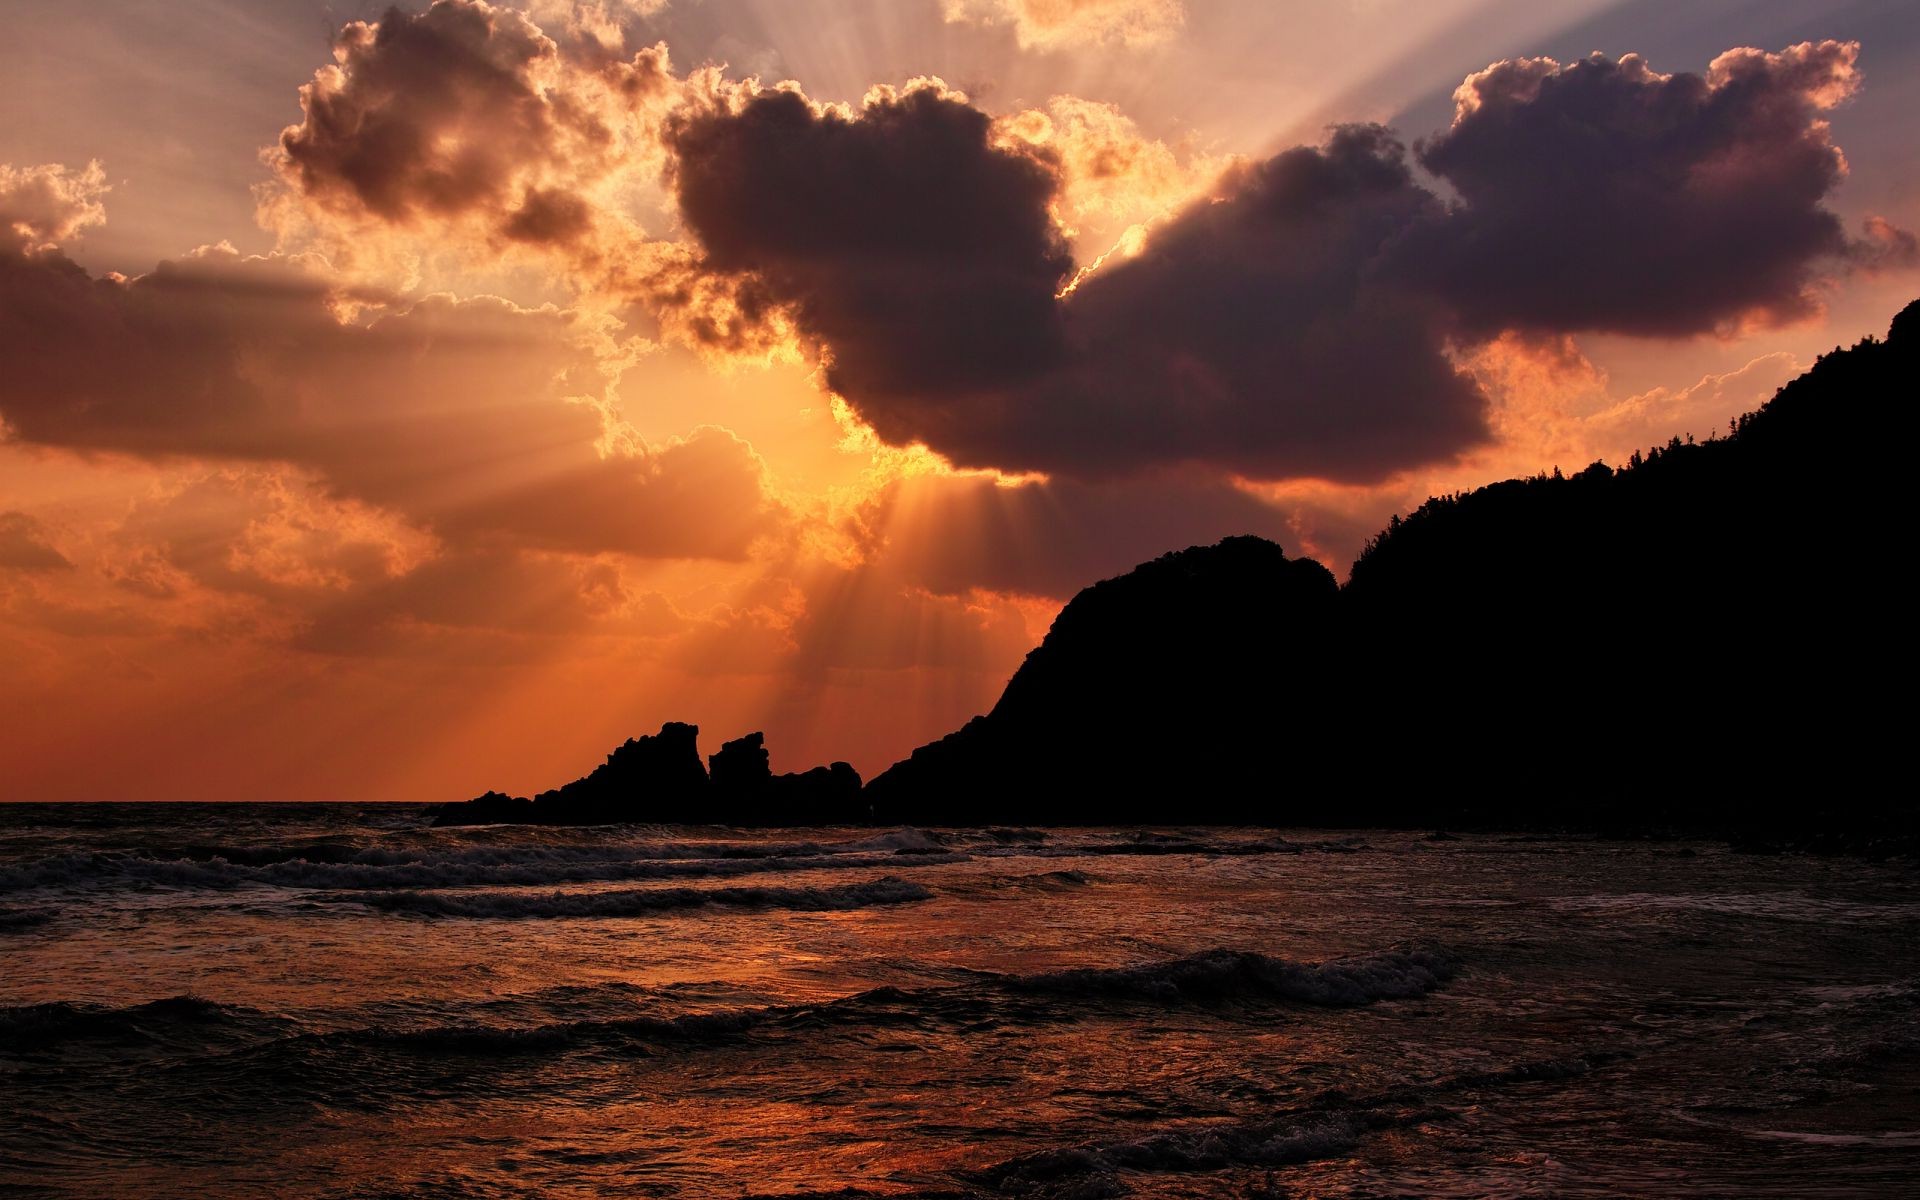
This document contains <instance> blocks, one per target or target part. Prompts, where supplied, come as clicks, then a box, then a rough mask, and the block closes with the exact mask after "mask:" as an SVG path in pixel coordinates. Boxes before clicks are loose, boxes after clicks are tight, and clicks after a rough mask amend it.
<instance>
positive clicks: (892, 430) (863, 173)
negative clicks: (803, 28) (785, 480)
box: [667, 82, 1072, 441]
mask: <svg viewBox="0 0 1920 1200" xmlns="http://www.w3.org/2000/svg"><path fill="white" fill-rule="evenodd" d="M992 132H993V130H992V121H991V120H990V119H989V118H988V117H987V115H986V114H985V113H983V112H981V111H980V110H979V109H977V108H974V107H973V106H972V105H970V104H968V103H967V102H966V100H965V98H964V97H962V96H960V95H958V94H956V93H953V92H950V91H948V90H947V89H945V88H944V87H943V86H941V85H939V84H938V83H937V82H924V83H921V84H917V85H914V86H910V87H908V88H907V89H905V90H903V91H894V90H892V89H876V90H874V91H873V92H871V93H869V95H868V96H867V98H866V102H865V105H864V107H863V108H862V109H861V110H860V111H859V112H857V113H852V112H848V111H844V110H841V109H837V108H831V107H826V106H821V105H816V104H813V103H811V102H810V101H808V100H807V99H806V97H804V96H802V95H800V94H799V93H798V92H795V91H791V90H773V91H760V92H753V93H749V94H746V95H744V96H743V97H742V98H740V99H739V100H738V102H737V103H735V104H726V105H716V106H712V107H707V108H702V109H696V110H693V111H691V112H688V113H683V114H681V115H680V116H679V117H678V118H677V119H676V120H675V121H674V122H673V124H672V126H671V128H670V130H669V133H668V141H667V145H668V148H669V149H670V150H671V151H672V153H673V164H674V165H673V178H674V183H675V187H676V191H677V195H678V198H679V206H680V212H681V215H682V217H683V219H684V221H685V223H686V226H687V228H688V230H689V231H690V232H691V233H692V234H693V235H694V236H695V237H696V238H697V239H698V241H699V245H700V249H701V258H700V265H701V267H702V269H704V270H705V271H706V272H707V273H710V274H714V275H719V276H732V277H750V279H751V281H752V282H753V283H754V284H755V285H757V288H756V289H753V290H749V291H747V292H745V293H742V294H744V295H748V296H756V295H759V294H760V293H761V292H764V300H762V301H761V307H770V304H769V302H770V303H771V304H778V305H780V306H784V307H785V308H786V309H788V310H789V311H790V312H791V313H792V314H793V317H794V319H795V320H796V321H797V322H798V323H799V324H800V326H801V327H802V328H803V329H804V330H805V331H806V332H807V333H808V334H810V335H811V336H812V337H814V338H816V339H818V340H819V341H820V342H823V343H825V344H826V346H828V347H829V354H828V357H827V382H828V384H829V386H831V387H832V388H833V389H834V390H835V391H838V392H840V393H841V394H843V395H845V396H847V397H848V398H849V399H851V400H853V401H854V402H855V403H856V404H857V405H862V406H863V415H865V416H867V417H868V419H869V420H871V421H873V422H874V423H875V425H876V427H881V433H882V435H883V436H885V437H887V438H888V439H889V440H893V441H905V440H911V439H912V437H913V436H914V433H913V430H914V429H915V428H916V427H917V426H919V425H922V424H925V423H927V422H930V421H937V420H939V419H941V418H942V417H943V415H944V414H946V413H948V412H950V411H952V409H951V404H950V402H951V401H952V399H953V398H955V397H958V396H964V395H967V394H969V393H973V392H977V391H979V390H980V389H983V388H995V387H1000V386H1003V385H1004V384H1006V383H1007V382H1009V381H1010V380H1012V379H1015V378H1018V377H1019V376H1021V375H1023V374H1027V373H1031V372H1033V371H1035V370H1038V369H1039V368H1041V367H1043V366H1045V365H1046V364H1047V363H1048V362H1050V361H1051V360H1052V359H1053V358H1054V357H1055V356H1056V355H1057V354H1058V352H1059V348H1060V347H1059V341H1058V314H1057V311H1056V307H1055V304H1054V292H1055V291H1056V290H1057V289H1058V288H1059V287H1060V285H1061V283H1062V282H1063V281H1064V280H1065V279H1066V277H1067V276H1068V274H1069V273H1070V271H1071V270H1072V259H1071V257H1070V255H1069V254H1068V252H1067V249H1066V245H1065V242H1064V240H1063V239H1062V238H1061V236H1060V234H1059V232H1058V230H1057V229H1056V228H1055V227H1054V225H1053V223H1052V221H1051V220H1050V219H1049V217H1048V215H1047V204H1048V201H1049V200H1050V199H1051V197H1052V196H1053V193H1054V190H1055V188H1056V186H1057V182H1058V180H1057V175H1056V172H1055V167H1054V164H1053V162H1052V161H1051V158H1050V157H1049V156H1047V155H1045V154H1043V153H1041V152H1039V151H1034V152H1022V151H1017V150H1013V149H1008V148H1003V147H1000V146H996V145H995V144H994V142H993V138H992ZM749 315H751V313H749ZM896 416H897V417H898V419H895V418H896ZM883 423H884V424H885V426H886V427H882V426H883Z"/></svg>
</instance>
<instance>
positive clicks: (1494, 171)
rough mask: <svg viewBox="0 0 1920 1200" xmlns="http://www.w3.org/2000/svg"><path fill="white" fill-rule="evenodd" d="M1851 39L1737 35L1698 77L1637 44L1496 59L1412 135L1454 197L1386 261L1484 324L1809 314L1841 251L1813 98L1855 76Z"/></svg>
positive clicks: (1771, 318) (1828, 147) (1831, 150)
mask: <svg viewBox="0 0 1920 1200" xmlns="http://www.w3.org/2000/svg"><path fill="white" fill-rule="evenodd" d="M1858 52H1859V46H1858V45H1857V44H1856V43H1852V42H1835V41H1826V42H1809V43H1802V44H1800V45H1797V46H1793V47H1790V48H1789V49H1787V50H1784V51H1781V52H1779V53H1777V54H1775V53H1767V52H1764V51H1760V50H1752V49H1740V50H1729V51H1727V52H1726V53H1725V54H1722V55H1720V56H1719V57H1718V58H1715V59H1714V60H1713V62H1712V63H1711V64H1710V65H1709V67H1708V69H1707V73H1706V74H1705V75H1697V74H1691V73H1679V74H1672V75H1664V74H1660V73H1658V72H1656V71H1654V70H1653V69H1652V68H1651V67H1650V66H1648V65H1647V63H1646V62H1645V61H1644V60H1643V59H1641V58H1640V57H1639V56H1638V55H1633V54H1629V55H1625V56H1623V57H1622V58H1620V59H1617V60H1615V59H1609V58H1607V57H1605V56H1604V55H1598V54H1596V55H1594V56H1593V57H1591V58H1587V59H1583V60H1581V61H1579V62H1575V63H1569V64H1564V65H1563V64H1561V63H1558V62H1555V61H1554V60H1553V59H1550V58H1520V59H1511V60H1508V61H1505V62H1499V63H1495V64H1493V65H1492V66H1490V67H1488V68H1487V69H1486V70H1484V71H1480V72H1477V73H1475V74H1474V75H1472V76H1469V77H1468V79H1467V80H1466V82H1465V83H1463V84H1462V85H1461V86H1460V88H1459V90H1458V91H1457V92H1456V93H1455V96H1454V99H1455V105H1456V111H1455V116H1454V121H1453V125H1452V127H1451V128H1449V129H1448V130H1446V131H1445V132H1443V133H1441V134H1439V135H1438V136H1436V137H1434V138H1432V139H1430V140H1427V141H1424V142H1422V143H1420V145H1419V147H1418V153H1419V158H1420V162H1421V164H1422V165H1423V166H1425V167H1426V168H1427V169H1428V170H1430V171H1432V172H1434V173H1435V174H1436V175H1439V176H1442V177H1443V178H1444V179H1445V180H1446V181H1447V183H1448V184H1449V185H1451V186H1452V188H1453V189H1454V191H1455V192H1456V193H1457V195H1458V198H1459V203H1458V205H1457V206H1456V207H1455V208H1454V209H1453V211H1452V212H1451V213H1450V214H1449V217H1448V219H1447V220H1446V221H1443V222H1436V223H1432V224H1429V225H1427V226H1425V227H1423V228H1420V229H1417V230H1414V231H1412V232H1411V233H1410V235H1409V237H1408V239H1407V242H1406V244H1405V246H1404V247H1402V248H1401V251H1400V253H1398V254H1397V255H1396V259H1395V266H1396V268H1397V269H1398V270H1399V271H1401V272H1403V273H1404V274H1405V276H1406V277H1407V278H1409V279H1411V280H1414V281H1416V282H1418V283H1419V284H1420V285H1422V286H1424V287H1427V288H1429V289H1431V290H1433V291H1434V292H1436V293H1438V294H1441V295H1443V296H1444V297H1445V299H1446V301H1447V303H1448V304H1450V305H1452V306H1453V307H1454V308H1455V310H1456V311H1457V312H1458V313H1459V315H1460V318H1461V320H1462V321H1463V323H1464V324H1465V325H1466V326H1467V327H1468V328H1469V329H1471V330H1474V331H1479V332H1486V331H1497V330H1500V329H1508V328H1528V329H1537V330H1552V331H1561V332H1569V331H1581V330H1601V331H1609V332H1616V333H1626V334H1638V335H1656V336H1688V335H1694V334H1701V333H1708V332H1712V331H1715V330H1721V329H1727V328H1732V327H1736V326H1738V325H1740V324H1742V323H1755V322H1757V323H1761V324H1778V323H1781V322H1786V321H1792V320H1796V319H1799V318H1803V317H1806V316H1809V315H1811V314H1813V313H1814V312H1817V311H1818V309H1819V305H1820V300H1819V291H1820V286H1821V283H1822V277H1823V271H1831V270H1833V269H1835V268H1836V267H1838V266H1839V265H1840V264H1842V263H1843V262H1844V260H1845V259H1846V258H1847V257H1848V256H1849V253H1850V244H1849V241H1848V239H1847V237H1846V234H1845V231H1844V229H1843V228H1842V226H1841V223H1840V220H1839V218H1838V217H1836V216H1835V215H1834V214H1833V213H1832V212H1831V211H1829V210H1828V209H1827V208H1826V207H1824V205H1823V201H1824V200H1825V198H1826V197H1827V195H1828V194H1829V193H1830V192H1831V191H1832V190H1833V188H1834V187H1835V186H1836V185H1838V184H1839V182H1840V181H1841V179H1843V178H1844V177H1845V175H1846V169H1847V167H1846V159H1845V158H1844V157H1843V156H1842V154H1841V152H1840V150H1839V148H1838V147H1837V146H1835V145H1834V144H1833V141H1832V139H1831V137H1830V135H1829V134H1830V131H1829V128H1828V125H1827V122H1826V120H1825V119H1824V116H1823V114H1824V113H1825V112H1827V111H1828V110H1830V109H1832V108H1834V107H1835V106H1836V105H1839V104H1841V103H1842V102H1844V101H1845V100H1846V99H1847V98H1848V97H1850V96H1851V95H1852V94H1853V93H1854V91H1855V90H1856V89H1857V88H1858V87H1859V84H1860V75H1859V71H1858V68H1857V65H1856V59H1857V55H1858ZM1880 241H1881V243H1882V244H1894V245H1897V243H1898V242H1899V238H1898V236H1897V234H1896V233H1895V231H1892V230H1891V229H1890V228H1889V229H1887V230H1883V231H1882V233H1881V234H1880ZM1896 253H1897V251H1896Z"/></svg>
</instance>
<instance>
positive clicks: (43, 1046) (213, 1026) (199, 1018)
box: [0, 996, 285, 1056]
mask: <svg viewBox="0 0 1920 1200" xmlns="http://www.w3.org/2000/svg"><path fill="white" fill-rule="evenodd" d="M284 1024H285V1022H284V1020H283V1019H281V1018H277V1017H274V1016H271V1015H270V1014H267V1013H263V1012H260V1011H259V1010H257V1009H251V1008H246V1007H244V1006H241V1005H234V1004H219V1003H216V1002H214V1001H212V1000H208V999H206V998H204V997H201V996H169V997H167V998H165V999H162V1000H150V1001H148V1002H146V1003H145V1004H132V1005H127V1006H124V1007H118V1008H116V1007H112V1006H109V1005H103V1004H86V1003H77V1002H72V1001H65V1000H56V1001H50V1002H48V1003H45V1004H22V1005H13V1006H9V1007H0V1054H10V1055H16V1056H19V1055H31V1054H37V1053H40V1052H44V1051H45V1050H48V1049H51V1048H56V1047H59V1046H62V1045H65V1044H69V1043H75V1042H105V1043H111V1044H113V1045H114V1046H115V1047H116V1048H122V1047H128V1046H139V1045H153V1046H167V1045H174V1044H178V1043H181V1042H192V1043H195V1044H207V1043H216V1042H223V1041H227V1040H230V1038H231V1037H233V1036H241V1035H245V1034H247V1033H257V1032H259V1031H261V1030H262V1029H273V1028H279V1027H281V1026H283V1025H284Z"/></svg>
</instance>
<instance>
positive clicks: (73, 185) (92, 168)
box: [0, 162, 110, 253]
mask: <svg viewBox="0 0 1920 1200" xmlns="http://www.w3.org/2000/svg"><path fill="white" fill-rule="evenodd" d="M109 190H110V189H109V188H108V186H107V173H106V170H105V168H103V167H102V166H101V165H100V164H99V163H98V162H90V163H88V164H87V165H86V166H85V167H83V168H81V169H80V170H77V171H76V170H73V169H71V168H68V167H66V166H62V165H61V164H58V163H46V164H42V165H41V166H37V167H15V166H11V165H9V164H7V163H0V252H5V251H14V252H16V253H18V252H29V251H39V250H48V249H51V248H52V247H54V246H58V245H62V244H64V243H67V242H70V241H72V240H73V239H74V238H75V237H77V236H78V235H79V234H80V233H81V232H82V231H84V230H86V229H87V228H89V227H91V226H94V225H98V224H100V223H101V222H103V221H105V220H106V219H107V210H106V206H105V205H104V204H103V203H102V202H101V199H102V197H104V196H105V195H106V193H107V192H108V191H109Z"/></svg>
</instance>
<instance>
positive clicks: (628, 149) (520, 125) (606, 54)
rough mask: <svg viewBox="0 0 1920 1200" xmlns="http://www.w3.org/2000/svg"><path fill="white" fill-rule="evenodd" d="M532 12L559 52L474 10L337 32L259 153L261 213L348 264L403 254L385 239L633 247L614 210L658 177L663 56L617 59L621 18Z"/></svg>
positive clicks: (625, 222)
mask: <svg viewBox="0 0 1920 1200" xmlns="http://www.w3.org/2000/svg"><path fill="white" fill-rule="evenodd" d="M627 7H631V6H627ZM538 15H540V16H542V17H543V18H545V19H547V20H550V21H553V22H554V23H555V27H556V29H557V30H558V31H559V32H560V34H561V36H562V41H561V42H559V43H556V42H555V41H554V40H553V39H552V38H550V37H548V36H547V34H546V33H545V32H543V31H542V30H541V28H540V27H539V26H537V25H535V24H534V23H533V21H532V20H530V19H529V18H528V17H527V16H526V15H524V14H522V13H520V12H517V11H514V10H512V9H509V8H501V7H495V6H493V5H489V4H487V3H485V2H484V0H435V3H434V4H432V5H431V6H430V7H429V8H427V9H426V10H425V11H424V12H419V13H411V14H410V13H406V12H402V11H401V10H399V9H397V8H393V9H388V10H387V12H386V14H385V15H384V16H382V17H381V18H380V20H379V21H377V22H372V23H369V22H366V21H354V22H350V23H349V24H347V25H346V26H345V27H344V28H343V29H342V30H341V33H340V36H339V38H338V39H337V40H336V42H335V45H334V59H335V61H334V64H333V65H331V66H327V67H323V68H321V69H320V70H319V71H317V72H315V74H314V78H313V81H312V82H311V83H308V84H306V85H305V86H304V87H302V88H301V89H300V104H301V109H302V112H303V114H304V115H303V118H302V120H301V121H300V123H299V124H297V125H290V126H288V127H287V128H286V129H285V130H284V131H282V133H281V135H280V139H279V144H278V146H277V147H276V148H275V150H274V151H273V152H272V153H270V155H269V161H270V162H271V164H272V165H273V166H274V168H275V169H276V172H277V175H278V177H279V180H280V185H281V186H280V187H279V188H278V189H269V190H268V193H267V197H266V200H265V202H264V204H263V210H262V215H263V219H264V220H266V222H267V223H268V224H269V225H271V226H272V227H274V228H276V229H278V230H279V231H280V233H281V235H282V236H283V238H286V239H288V240H289V241H300V242H304V243H307V244H313V245H318V246H321V247H323V248H325V249H326V250H327V252H328V253H329V255H330V256H331V257H332V258H334V260H335V261H336V263H338V264H340V265H342V266H345V265H348V264H350V263H355V264H357V263H360V262H362V261H363V260H364V261H370V262H373V263H375V264H381V263H382V262H383V261H384V260H385V259H388V258H396V257H397V258H405V257H406V256H407V251H406V250H396V249H395V248H394V247H392V246H389V245H387V244H386V242H385V241H384V240H383V239H382V238H381V237H380V236H379V234H380V233H381V231H384V230H392V229H403V230H414V231H418V230H421V229H425V228H430V227H431V228H435V229H437V230H440V231H442V233H443V234H444V233H447V232H457V233H459V234H461V235H463V236H464V237H465V238H466V239H467V240H468V241H470V242H471V243H472V245H471V246H469V247H467V248H468V249H469V250H476V249H477V250H480V251H484V252H487V253H490V254H495V255H497V254H498V253H499V252H500V251H502V250H504V249H511V248H514V247H522V248H533V249H536V250H540V251H544V252H547V253H549V254H558V255H561V256H563V257H565V258H566V259H568V260H569V261H570V262H571V263H572V264H573V265H576V266H582V267H588V266H604V265H605V263H606V260H609V259H616V260H617V259H621V258H624V257H625V256H626V255H628V254H630V253H632V248H633V246H635V245H638V244H641V243H642V242H643V241H644V239H643V238H642V237H641V235H640V233H639V231H638V230H637V229H636V228H634V227H633V225H632V222H631V221H630V220H629V219H628V218H627V217H626V216H625V215H624V213H623V212H622V211H621V206H620V205H619V204H618V203H617V200H618V198H619V197H620V196H621V195H623V194H624V192H625V191H626V190H628V189H631V188H632V187H634V186H637V185H639V184H641V183H644V182H645V181H647V180H649V179H651V178H652V177H653V176H654V175H656V174H657V171H658V166H659V164H658V149H657V147H658V136H657V131H656V128H655V126H656V118H657V116H658V112H659V111H660V110H661V109H663V108H664V106H665V105H666V104H667V103H669V102H670V101H671V99H672V97H673V94H674V89H675V88H676V86H677V84H676V81H675V80H674V79H673V76H672V73H671V69H670V67H669V63H668V59H667V50H666V47H665V45H664V44H663V45H658V46H653V47H650V48H647V49H643V50H641V51H639V52H637V53H635V54H633V55H632V56H631V57H621V52H622V50H623V46H624V42H623V40H622V38H623V35H622V32H621V29H622V25H623V22H624V20H625V18H626V17H627V16H629V15H632V14H631V13H628V12H625V11H623V10H622V9H621V6H615V7H614V8H609V7H608V6H606V5H604V4H595V5H581V4H565V5H553V4H545V5H540V6H538ZM409 249H414V248H409Z"/></svg>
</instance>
